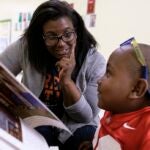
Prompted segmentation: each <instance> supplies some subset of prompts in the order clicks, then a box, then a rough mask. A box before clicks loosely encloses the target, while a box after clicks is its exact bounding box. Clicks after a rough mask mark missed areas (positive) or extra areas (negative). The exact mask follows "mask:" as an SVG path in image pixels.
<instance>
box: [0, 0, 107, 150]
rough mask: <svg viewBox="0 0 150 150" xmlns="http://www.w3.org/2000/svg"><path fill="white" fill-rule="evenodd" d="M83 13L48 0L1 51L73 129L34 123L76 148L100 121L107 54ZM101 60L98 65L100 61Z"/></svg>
mask: <svg viewBox="0 0 150 150" xmlns="http://www.w3.org/2000/svg"><path fill="white" fill-rule="evenodd" d="M96 45H97V42H96V41H95V39H94V37H93V36H92V35H91V34H90V33H89V32H88V31H87V29H86V27H85V25H84V22H83V20H82V17H81V16H80V15H79V14H78V13H77V12H76V11H75V10H74V9H72V8H71V7H70V5H69V4H68V3H66V2H61V1H54V0H52V1H47V2H44V3H43V4H41V5H40V6H39V7H38V8H37V9H36V10H35V12H34V13H33V17H32V19H31V22H30V25H29V27H28V28H27V30H26V31H25V33H24V35H23V36H22V37H21V38H20V39H19V40H18V41H16V42H15V43H13V44H11V45H10V46H9V47H8V48H6V50H5V51H4V53H2V54H1V55H0V61H1V62H2V63H4V64H5V65H6V66H7V67H8V69H10V71H11V72H12V73H13V74H14V75H17V74H18V73H20V71H21V70H23V78H22V82H23V83H24V84H25V85H26V86H27V87H28V88H29V89H30V90H31V91H32V92H33V93H34V94H35V95H36V96H37V97H39V98H40V99H41V101H43V102H44V103H45V104H46V105H47V106H48V107H49V109H51V110H52V111H53V112H54V113H55V114H56V115H57V116H58V117H59V118H60V119H61V120H62V121H63V122H64V123H65V124H66V125H67V126H68V128H69V129H70V130H71V131H72V132H73V135H70V134H69V133H67V132H66V131H64V130H59V129H56V128H53V127H50V126H42V127H38V128H36V130H37V131H38V132H40V133H41V134H42V135H43V136H44V137H45V139H46V140H47V142H48V144H49V145H59V148H60V149H65V150H66V149H68V150H69V149H72V150H73V149H75V150H76V149H78V146H79V145H80V143H81V142H82V141H85V140H91V139H92V138H93V135H94V133H95V130H96V127H97V124H98V111H99V109H98V107H97V99H98V98H97V92H96V91H97V90H96V88H97V80H98V78H99V77H100V76H103V73H104V72H105V59H104V57H103V56H102V55H101V54H99V53H98V52H97V51H96ZM99 66H101V67H99Z"/></svg>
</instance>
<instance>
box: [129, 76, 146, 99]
mask: <svg viewBox="0 0 150 150" xmlns="http://www.w3.org/2000/svg"><path fill="white" fill-rule="evenodd" d="M147 90H148V82H147V80H145V79H142V78H140V79H139V80H138V81H137V84H136V85H135V87H134V88H133V90H132V91H131V93H130V95H129V98H132V99H135V98H141V97H143V96H144V95H145V93H146V92H147Z"/></svg>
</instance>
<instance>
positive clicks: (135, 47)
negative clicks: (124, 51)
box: [120, 37, 150, 96]
mask: <svg viewBox="0 0 150 150" xmlns="http://www.w3.org/2000/svg"><path fill="white" fill-rule="evenodd" d="M125 45H131V46H132V47H133V50H134V52H135V55H136V58H137V60H138V61H139V63H140V64H141V78H143V79H146V80H147V81H148V74H149V69H148V66H147V64H146V61H145V58H144V56H143V53H142V51H141V49H140V47H139V45H138V43H137V42H136V40H135V38H134V37H132V38H130V39H128V40H127V41H125V42H123V43H122V44H120V47H122V46H125ZM146 94H148V95H149V96H150V91H149V90H148V91H147V93H146Z"/></svg>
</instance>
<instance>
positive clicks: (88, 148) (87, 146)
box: [78, 141, 93, 150]
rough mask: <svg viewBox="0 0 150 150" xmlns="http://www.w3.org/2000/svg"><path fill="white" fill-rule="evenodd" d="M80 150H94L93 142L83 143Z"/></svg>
mask: <svg viewBox="0 0 150 150" xmlns="http://www.w3.org/2000/svg"><path fill="white" fill-rule="evenodd" d="M78 150H93V146H92V142H91V141H85V142H82V143H81V144H80V146H79V149H78Z"/></svg>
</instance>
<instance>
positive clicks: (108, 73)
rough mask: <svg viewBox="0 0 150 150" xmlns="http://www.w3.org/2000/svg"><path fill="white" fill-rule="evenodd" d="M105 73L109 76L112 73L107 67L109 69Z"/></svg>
mask: <svg viewBox="0 0 150 150" xmlns="http://www.w3.org/2000/svg"><path fill="white" fill-rule="evenodd" d="M105 75H106V76H107V77H109V76H110V75H111V72H110V70H109V69H107V70H106V73H105Z"/></svg>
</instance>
